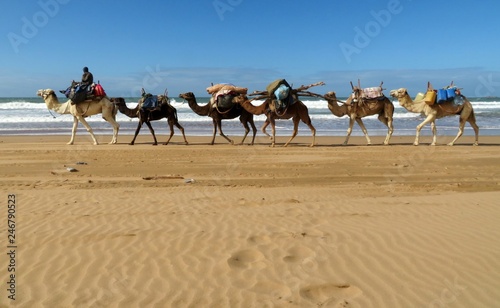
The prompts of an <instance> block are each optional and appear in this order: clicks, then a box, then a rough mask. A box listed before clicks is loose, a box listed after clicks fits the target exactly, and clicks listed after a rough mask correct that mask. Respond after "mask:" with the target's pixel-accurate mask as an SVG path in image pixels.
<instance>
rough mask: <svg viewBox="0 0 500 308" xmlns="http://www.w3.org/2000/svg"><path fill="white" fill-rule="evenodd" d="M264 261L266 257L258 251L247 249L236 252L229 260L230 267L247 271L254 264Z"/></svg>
mask: <svg viewBox="0 0 500 308" xmlns="http://www.w3.org/2000/svg"><path fill="white" fill-rule="evenodd" d="M261 260H264V255H263V254H262V252H260V251H258V250H256V249H245V250H240V251H238V252H235V253H233V254H232V255H231V257H230V258H229V259H228V260H227V264H229V267H231V268H233V269H246V268H248V267H249V266H250V265H251V264H252V263H255V262H259V261H261Z"/></svg>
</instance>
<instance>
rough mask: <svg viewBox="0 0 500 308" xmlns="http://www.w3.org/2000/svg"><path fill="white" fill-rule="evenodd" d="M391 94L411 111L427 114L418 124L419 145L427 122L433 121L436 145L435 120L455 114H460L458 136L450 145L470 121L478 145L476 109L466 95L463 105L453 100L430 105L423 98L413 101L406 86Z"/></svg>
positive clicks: (416, 139) (415, 143)
mask: <svg viewBox="0 0 500 308" xmlns="http://www.w3.org/2000/svg"><path fill="white" fill-rule="evenodd" d="M391 96H392V97H395V98H397V99H398V101H399V104H400V105H401V106H403V107H404V108H405V109H406V110H408V111H409V112H415V113H422V114H425V116H426V118H425V120H424V121H423V122H422V123H420V124H419V125H417V133H416V136H415V142H413V144H414V145H418V143H419V137H420V130H421V129H422V127H424V126H425V125H426V124H427V123H431V130H432V134H433V138H432V143H431V145H436V141H437V132H436V122H435V121H436V119H440V118H443V117H448V116H454V115H458V116H460V124H459V127H458V134H457V136H456V137H455V139H453V141H452V142H450V143H448V145H450V146H452V145H454V144H455V142H456V141H457V140H458V138H460V136H462V134H463V132H464V127H465V122H469V123H470V125H471V126H472V128H473V129H474V133H475V135H476V139H475V141H474V144H473V145H478V140H479V127H478V126H477V124H476V117H475V115H474V109H473V108H472V104H471V103H470V101H469V100H468V99H467V98H466V97H465V96H462V98H463V101H464V103H463V104H461V105H456V104H454V103H453V102H452V101H451V102H445V103H441V104H433V105H428V104H427V103H425V101H424V100H423V99H422V100H418V101H413V100H412V99H411V97H410V95H409V94H408V91H407V90H406V89H405V88H400V89H398V90H392V91H391Z"/></svg>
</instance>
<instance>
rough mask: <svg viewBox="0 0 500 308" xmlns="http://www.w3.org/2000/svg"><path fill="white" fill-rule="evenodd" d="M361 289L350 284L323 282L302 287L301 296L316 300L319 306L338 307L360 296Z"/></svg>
mask: <svg viewBox="0 0 500 308" xmlns="http://www.w3.org/2000/svg"><path fill="white" fill-rule="evenodd" d="M362 293H363V291H361V289H359V288H358V287H356V286H352V285H350V284H335V283H328V284H321V285H311V286H306V287H303V288H301V289H300V296H301V297H302V298H304V299H306V300H308V301H311V302H314V303H316V304H317V305H318V307H321V306H324V305H328V306H332V307H337V305H340V304H342V303H344V304H345V303H348V302H349V300H350V299H353V298H355V297H358V296H360V295H361V294H362Z"/></svg>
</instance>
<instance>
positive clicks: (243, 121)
mask: <svg viewBox="0 0 500 308" xmlns="http://www.w3.org/2000/svg"><path fill="white" fill-rule="evenodd" d="M240 122H241V124H243V127H244V128H245V135H244V136H243V139H242V140H241V142H240V143H239V144H243V142H244V141H245V138H246V137H247V135H248V133H249V132H250V127H249V126H248V123H250V125H252V131H253V138H252V142H251V143H250V145H253V143H254V141H255V135H256V133H257V128H256V127H255V124H254V123H253V115H241V116H240Z"/></svg>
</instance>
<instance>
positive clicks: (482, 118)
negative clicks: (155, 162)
mask: <svg viewBox="0 0 500 308" xmlns="http://www.w3.org/2000/svg"><path fill="white" fill-rule="evenodd" d="M340 99H341V100H345V99H346V98H340ZM125 100H126V102H127V105H128V106H129V108H134V107H135V106H136V104H137V102H138V100H139V97H128V98H125ZM170 100H171V104H172V106H174V107H175V108H176V109H177V113H178V118H179V123H180V124H181V125H182V126H183V127H184V129H185V132H186V135H188V136H189V135H193V136H205V135H206V136H211V135H212V130H213V125H212V120H211V118H209V117H206V116H205V117H203V116H199V115H197V114H195V113H194V112H193V111H192V110H191V109H190V108H189V106H188V104H187V102H185V101H183V100H182V99H181V98H170ZM197 100H198V104H200V105H203V104H206V103H208V101H209V97H200V98H197ZM469 100H470V101H471V103H472V105H473V107H474V111H475V114H476V122H477V124H478V125H479V128H480V135H500V121H499V119H500V97H477V98H469ZM59 101H60V102H65V101H66V98H61V97H60V98H59ZM302 101H303V102H304V104H305V105H306V106H307V107H308V109H309V115H310V116H311V119H312V123H313V125H314V126H315V128H316V130H317V132H316V135H317V136H345V134H346V130H347V127H348V123H349V119H348V118H347V116H344V117H341V118H338V117H336V116H334V115H333V114H332V113H331V112H330V110H328V108H327V103H326V101H325V100H323V99H320V98H308V97H303V98H302ZM261 102H262V101H255V102H254V103H255V104H256V105H258V104H260V103H261ZM393 102H394V106H395V112H394V134H393V136H398V135H399V136H408V135H414V134H415V128H416V126H417V125H418V124H419V123H420V122H422V121H423V120H424V118H425V117H424V116H423V115H420V114H415V113H409V112H407V111H406V110H405V109H404V108H403V107H401V106H400V105H399V103H398V101H397V100H393ZM117 121H118V123H120V133H119V135H133V134H134V132H135V129H136V127H137V119H130V118H128V117H127V116H125V115H123V114H121V113H120V112H118V114H117ZM254 121H255V125H256V126H257V129H258V132H257V136H259V135H262V133H261V132H260V126H262V124H263V123H264V121H265V116H264V115H260V116H255V117H254ZM458 121H459V119H458V117H457V116H453V117H446V118H442V119H438V120H437V122H436V124H437V130H438V135H449V136H454V135H456V133H457V130H458ZM87 122H88V123H89V124H90V126H91V127H92V129H93V130H94V133H95V134H101V135H111V134H112V127H111V125H110V124H109V123H107V122H106V121H104V120H103V119H102V117H101V116H100V115H94V116H91V117H88V118H87ZM363 122H364V123H365V126H366V128H367V130H368V134H369V135H370V136H385V135H386V133H387V128H386V127H385V126H384V125H383V124H382V123H380V122H379V121H378V119H377V116H369V117H365V118H363ZM72 123H73V117H72V116H71V115H69V114H64V115H61V114H57V113H55V112H54V111H50V110H48V109H47V107H46V105H45V103H44V102H43V100H42V98H41V97H15V98H12V97H4V98H0V135H68V136H69V135H70V134H71V128H72ZM152 125H153V128H154V129H155V132H156V134H169V132H170V130H169V128H168V125H167V120H166V119H162V120H159V121H154V122H152ZM174 129H175V134H176V135H178V134H180V132H179V130H178V129H177V128H174ZM222 129H223V131H224V133H225V134H226V135H228V136H243V134H244V128H243V126H242V125H241V123H240V121H239V119H237V118H236V119H233V120H223V121H222ZM292 130H293V125H292V121H291V120H278V121H277V122H276V135H277V136H289V135H290V134H291V133H292ZM270 131H271V129H270V127H269V128H268V132H270ZM77 134H87V132H86V131H85V128H84V127H83V125H82V124H79V126H78V131H77ZM141 134H149V130H148V129H147V127H143V128H142V131H141ZM310 134H311V133H310V130H309V128H308V127H307V126H306V125H305V124H304V123H302V122H301V124H300V125H299V133H298V135H302V136H310ZM421 134H422V135H424V136H425V135H428V136H430V135H432V133H431V129H430V126H429V125H427V126H426V127H424V128H423V129H422V133H421ZM464 135H474V131H473V130H472V128H471V127H470V125H469V124H466V126H465V131H464ZM351 136H363V133H362V131H361V129H360V128H359V126H358V125H357V124H356V123H355V124H354V128H353V132H352V134H351Z"/></svg>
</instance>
